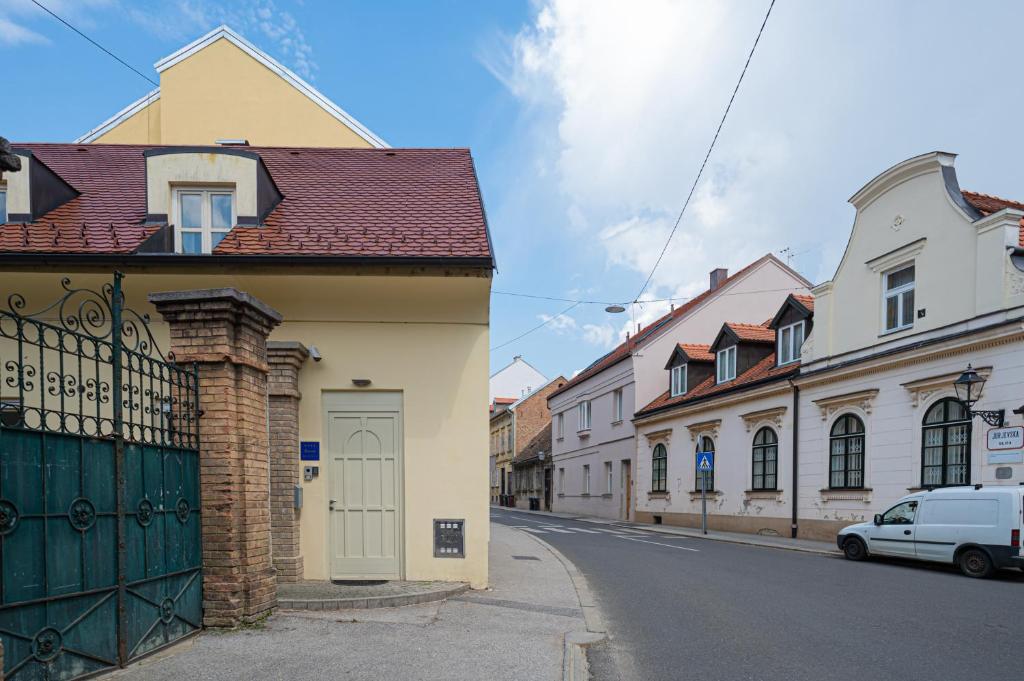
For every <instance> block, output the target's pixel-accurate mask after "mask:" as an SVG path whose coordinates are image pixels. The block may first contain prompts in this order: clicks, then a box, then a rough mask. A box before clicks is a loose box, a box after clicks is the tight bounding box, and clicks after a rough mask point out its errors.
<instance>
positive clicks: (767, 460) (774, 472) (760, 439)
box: [750, 427, 779, 489]
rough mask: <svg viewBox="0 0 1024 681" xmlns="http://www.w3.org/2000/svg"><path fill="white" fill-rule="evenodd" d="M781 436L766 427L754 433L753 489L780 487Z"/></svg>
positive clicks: (751, 485)
mask: <svg viewBox="0 0 1024 681" xmlns="http://www.w3.org/2000/svg"><path fill="white" fill-rule="evenodd" d="M778 462H779V438H778V436H777V435H776V434H775V431H774V430H772V429H771V428H768V427H764V428H762V429H761V430H759V431H757V434H756V435H754V454H753V476H752V477H751V484H750V488H751V489H777V488H778V484H779V483H778V480H779V476H778Z"/></svg>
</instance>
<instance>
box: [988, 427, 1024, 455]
mask: <svg viewBox="0 0 1024 681" xmlns="http://www.w3.org/2000/svg"><path fill="white" fill-rule="evenodd" d="M1022 447H1024V426H1015V427H1013V428H992V429H990V430H989V431H988V448H989V449H991V450H1000V449H1021V448H1022Z"/></svg>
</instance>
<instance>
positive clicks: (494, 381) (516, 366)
mask: <svg viewBox="0 0 1024 681" xmlns="http://www.w3.org/2000/svg"><path fill="white" fill-rule="evenodd" d="M547 382H548V379H547V378H546V377H545V376H544V374H542V373H540V372H539V371H537V370H536V369H534V368H533V367H532V366H530V365H529V364H527V363H526V362H525V361H523V358H522V357H516V358H515V359H514V360H513V361H512V363H511V364H509V365H508V366H506V367H505V368H503V369H501V370H499V371H498V372H496V373H495V374H494V375H493V376H491V380H490V396H489V397H488V398H487V401H488V404H492V403H493V402H494V398H495V397H514V398H516V399H519V398H520V397H525V396H526V395H527V394H528V393H530V392H531V391H534V390H536V389H537V388H540V387H541V386H542V385H544V384H545V383H547Z"/></svg>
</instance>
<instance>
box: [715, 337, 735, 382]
mask: <svg viewBox="0 0 1024 681" xmlns="http://www.w3.org/2000/svg"><path fill="white" fill-rule="evenodd" d="M716 367H717V382H718V383H725V382H726V381H731V380H732V379H734V378H736V346H735V345H731V346H729V347H727V348H725V349H724V350H719V351H718V353H717V362H716Z"/></svg>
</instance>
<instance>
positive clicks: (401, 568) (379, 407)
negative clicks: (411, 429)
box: [320, 389, 406, 581]
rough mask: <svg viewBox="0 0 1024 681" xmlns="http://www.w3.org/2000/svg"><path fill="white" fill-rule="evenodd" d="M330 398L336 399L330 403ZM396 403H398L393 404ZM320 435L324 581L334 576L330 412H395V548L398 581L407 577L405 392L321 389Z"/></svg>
mask: <svg viewBox="0 0 1024 681" xmlns="http://www.w3.org/2000/svg"><path fill="white" fill-rule="evenodd" d="M332 398H333V399H334V400H337V401H336V402H334V403H333V404H332ZM396 405H397V406H396ZM320 409H321V412H320V418H321V419H322V420H321V422H320V438H321V442H322V443H323V450H324V451H325V452H326V455H327V457H328V458H327V465H326V466H324V465H321V468H322V469H324V470H323V471H322V475H323V480H324V498H323V509H324V511H323V512H324V513H326V515H327V521H326V522H325V523H324V529H323V533H322V538H323V542H324V547H325V549H326V550H325V551H324V574H325V575H327V581H331V580H332V579H334V577H333V575H332V572H333V568H332V566H331V561H332V558H333V555H334V552H333V551H332V538H331V523H333V522H334V518H333V515H332V513H331V475H332V471H331V469H332V467H333V466H332V465H331V464H332V463H333V462H332V460H331V459H330V454H331V452H330V439H329V438H328V434H329V429H328V424H329V423H330V418H331V414H332V413H336V414H337V413H342V414H344V413H347V414H373V413H377V414H383V413H388V414H395V416H396V420H395V422H396V424H397V431H398V432H397V433H396V436H395V442H396V443H397V449H398V465H397V467H396V471H397V473H398V489H397V493H396V494H397V499H398V500H399V501H400V504H401V506H400V508H399V513H398V521H397V522H396V523H395V531H396V533H397V534H398V537H397V543H398V546H397V548H396V551H395V557H396V559H397V560H398V577H397V579H399V580H404V579H405V578H406V566H405V513H406V503H405V498H406V494H405V394H404V393H403V392H402V391H401V390H328V389H323V390H321V391H320ZM351 579H361V578H360V577H352V578H351ZM366 579H380V578H379V577H374V578H366Z"/></svg>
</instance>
